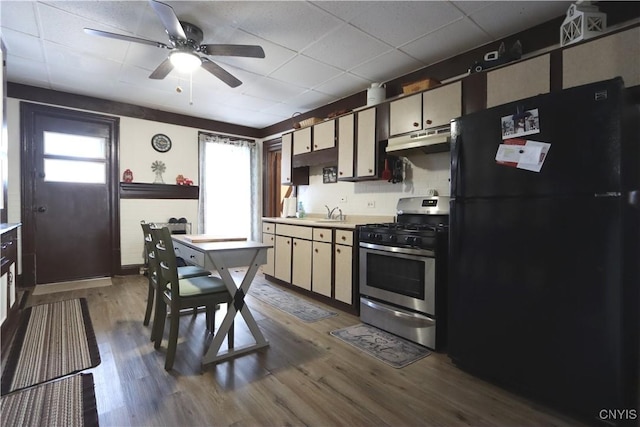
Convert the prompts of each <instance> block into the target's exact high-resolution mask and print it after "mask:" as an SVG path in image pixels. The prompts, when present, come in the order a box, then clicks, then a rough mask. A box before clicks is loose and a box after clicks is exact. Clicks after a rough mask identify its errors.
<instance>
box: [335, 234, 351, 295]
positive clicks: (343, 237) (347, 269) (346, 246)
mask: <svg viewBox="0 0 640 427" xmlns="http://www.w3.org/2000/svg"><path fill="white" fill-rule="evenodd" d="M334 258H335V271H334V276H335V299H337V300H338V301H342V302H344V303H347V304H353V233H352V232H347V231H345V230H336V245H335V248H334Z"/></svg>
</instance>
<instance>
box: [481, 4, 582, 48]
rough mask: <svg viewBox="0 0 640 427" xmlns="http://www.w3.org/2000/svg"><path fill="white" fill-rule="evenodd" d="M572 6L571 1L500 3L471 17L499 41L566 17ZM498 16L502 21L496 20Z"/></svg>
mask: <svg viewBox="0 0 640 427" xmlns="http://www.w3.org/2000/svg"><path fill="white" fill-rule="evenodd" d="M571 4H572V2H569V1H553V2H549V1H509V2H506V1H505V2H502V1H499V2H495V3H492V4H491V5H489V6H488V7H485V8H483V9H480V10H479V11H477V12H474V13H472V14H471V15H470V17H471V19H473V21H475V22H476V23H477V24H478V25H479V26H480V27H481V28H482V29H484V30H485V31H486V32H487V33H488V34H490V35H491V36H492V37H493V38H494V39H499V38H503V37H506V36H508V35H511V34H514V33H517V32H520V31H523V30H526V29H527V28H531V27H534V26H536V25H538V24H541V23H543V22H546V21H549V20H551V19H554V18H557V17H559V16H564V15H565V14H566V11H567V9H568V8H569V6H570V5H571ZM497 16H499V17H500V19H496V17H497ZM559 31H560V30H559V29H558V34H559ZM559 37H560V36H559V35H558V38H559ZM558 40H559V39H558Z"/></svg>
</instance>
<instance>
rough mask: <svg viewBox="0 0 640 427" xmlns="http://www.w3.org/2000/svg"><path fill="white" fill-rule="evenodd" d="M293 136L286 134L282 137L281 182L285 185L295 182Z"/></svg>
mask: <svg viewBox="0 0 640 427" xmlns="http://www.w3.org/2000/svg"><path fill="white" fill-rule="evenodd" d="M292 141H293V134H291V133H285V134H284V135H282V160H281V163H280V182H281V183H282V184H284V185H288V184H291V183H292V182H293V170H292V167H291V147H292Z"/></svg>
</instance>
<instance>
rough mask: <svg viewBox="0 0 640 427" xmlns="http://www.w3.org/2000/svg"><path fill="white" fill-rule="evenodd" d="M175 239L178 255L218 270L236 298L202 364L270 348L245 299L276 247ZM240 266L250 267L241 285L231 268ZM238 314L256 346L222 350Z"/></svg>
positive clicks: (200, 237)
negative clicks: (269, 250) (271, 250)
mask: <svg viewBox="0 0 640 427" xmlns="http://www.w3.org/2000/svg"><path fill="white" fill-rule="evenodd" d="M172 238H173V246H174V249H175V253H176V256H178V257H182V258H183V259H184V260H185V261H187V262H189V263H191V264H195V265H198V266H200V267H202V268H204V269H206V270H210V271H213V270H215V271H217V273H218V274H219V275H220V278H221V279H222V281H223V282H224V284H225V286H226V287H227V289H228V290H229V293H230V294H231V295H233V303H231V304H229V307H228V308H227V314H226V315H225V317H224V319H223V320H222V324H221V325H220V327H219V328H218V330H217V331H216V333H215V334H214V336H213V341H212V342H211V345H210V346H209V348H208V349H207V352H206V353H205V355H204V356H203V358H202V364H203V365H206V364H209V363H219V362H221V361H224V360H228V359H230V358H233V357H236V356H239V355H242V354H246V353H249V352H252V351H255V350H259V349H261V348H265V347H268V346H269V342H268V341H267V340H266V338H265V337H264V335H262V332H261V331H260V328H259V327H258V324H257V323H256V321H255V318H254V317H253V315H252V314H251V310H249V307H248V306H247V305H246V304H245V301H244V299H245V296H246V295H247V293H248V292H249V288H250V287H251V283H252V282H253V279H254V278H255V275H256V273H257V271H258V268H259V267H260V266H261V265H262V264H265V263H266V262H267V249H269V248H271V247H272V245H269V244H265V243H262V242H255V241H251V240H246V239H244V238H229V237H217V236H208V235H185V234H176V235H173V236H172ZM236 267H248V269H247V271H246V273H245V275H244V277H243V278H242V282H241V283H240V284H239V285H238V284H237V283H236V281H235V280H234V278H233V276H232V275H231V273H230V271H229V269H230V268H236ZM238 313H240V314H241V315H242V318H243V319H244V321H245V323H246V325H247V327H248V328H249V331H250V332H251V335H252V336H253V339H254V340H255V343H254V344H249V345H244V346H242V347H237V348H236V347H235V346H234V345H233V343H229V345H228V347H229V348H228V349H227V350H223V351H220V347H221V346H222V342H223V341H224V338H225V337H226V336H227V334H228V333H229V330H230V329H231V327H232V325H233V322H234V319H235V317H236V315H237V314H238Z"/></svg>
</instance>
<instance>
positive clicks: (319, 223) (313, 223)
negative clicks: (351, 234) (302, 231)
mask: <svg viewBox="0 0 640 427" xmlns="http://www.w3.org/2000/svg"><path fill="white" fill-rule="evenodd" d="M393 220H394V217H393V216H385V215H375V216H374V215H347V216H346V218H345V220H344V221H337V220H327V219H325V218H323V216H322V215H317V214H310V215H309V216H306V217H304V218H281V217H263V218H262V221H264V222H273V223H278V224H291V225H303V226H309V227H325V228H346V229H351V230H353V229H355V228H356V226H357V225H363V224H372V223H379V222H392V221H393Z"/></svg>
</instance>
